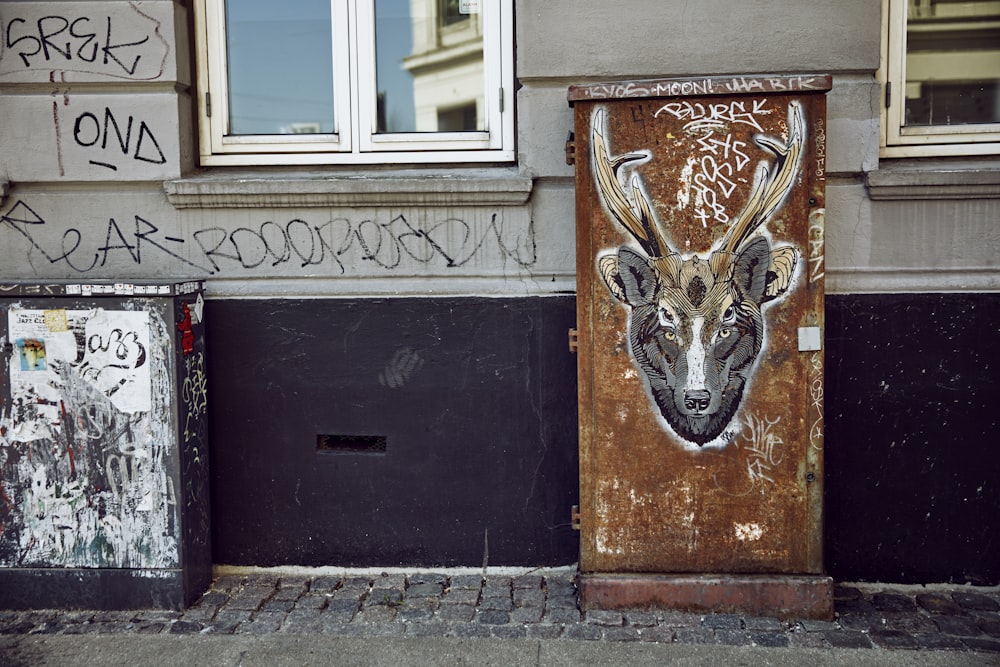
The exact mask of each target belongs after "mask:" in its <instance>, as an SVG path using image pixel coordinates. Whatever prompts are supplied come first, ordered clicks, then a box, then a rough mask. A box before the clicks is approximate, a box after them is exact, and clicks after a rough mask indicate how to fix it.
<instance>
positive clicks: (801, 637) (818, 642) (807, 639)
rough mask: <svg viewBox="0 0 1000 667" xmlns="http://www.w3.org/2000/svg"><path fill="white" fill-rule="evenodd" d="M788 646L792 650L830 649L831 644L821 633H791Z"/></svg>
mask: <svg viewBox="0 0 1000 667" xmlns="http://www.w3.org/2000/svg"><path fill="white" fill-rule="evenodd" d="M788 646H789V647H790V648H829V646H830V645H829V644H827V643H826V640H825V639H824V638H823V634H822V633H820V632H789V633H788Z"/></svg>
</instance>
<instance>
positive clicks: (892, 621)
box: [884, 614, 938, 635]
mask: <svg viewBox="0 0 1000 667" xmlns="http://www.w3.org/2000/svg"><path fill="white" fill-rule="evenodd" d="M884 620H885V624H884V625H885V629H887V630H900V631H902V632H905V633H907V634H911V635H913V634H917V633H925V634H926V633H928V632H936V631H937V629H938V628H937V625H936V624H935V623H934V621H932V620H931V618H930V616H926V615H924V614H886V615H885V618H884Z"/></svg>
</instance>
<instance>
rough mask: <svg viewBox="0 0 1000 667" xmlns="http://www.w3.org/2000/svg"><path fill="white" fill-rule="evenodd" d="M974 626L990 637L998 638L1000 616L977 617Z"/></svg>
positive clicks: (999, 633) (999, 635) (999, 634)
mask: <svg viewBox="0 0 1000 667" xmlns="http://www.w3.org/2000/svg"><path fill="white" fill-rule="evenodd" d="M976 624H977V625H978V626H979V629H980V630H982V631H983V633H985V634H987V635H989V636H990V637H1000V616H995V615H989V616H977V617H976Z"/></svg>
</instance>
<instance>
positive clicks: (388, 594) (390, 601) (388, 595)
mask: <svg viewBox="0 0 1000 667" xmlns="http://www.w3.org/2000/svg"><path fill="white" fill-rule="evenodd" d="M404 597H405V594H404V593H403V589H401V588H373V589H372V591H371V593H369V594H368V597H367V598H366V599H365V607H366V608H367V607H373V606H385V607H396V606H399V605H400V604H402V603H403V599H404Z"/></svg>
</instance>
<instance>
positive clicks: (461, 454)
mask: <svg viewBox="0 0 1000 667" xmlns="http://www.w3.org/2000/svg"><path fill="white" fill-rule="evenodd" d="M207 310H208V315H207V326H208V331H207V336H208V344H209V349H210V353H209V355H208V360H209V369H210V379H211V386H210V392H211V393H210V397H211V404H210V414H211V420H212V427H211V438H212V459H211V465H212V502H213V517H212V525H213V540H214V560H215V562H216V563H227V564H242V565H262V566H268V565H282V564H294V565H313V566H315V565H340V566H399V565H405V566H428V567H430V566H460V565H461V566H481V565H483V564H484V563H489V564H493V565H545V564H549V565H555V564H558V565H564V564H567V563H572V562H574V561H575V560H576V559H577V556H578V548H579V545H578V540H577V536H576V534H575V533H574V532H573V531H572V530H571V528H570V526H569V512H570V506H571V505H573V504H575V503H576V501H577V497H578V490H577V451H576V447H577V407H576V360H575V358H574V357H573V355H572V354H570V353H569V352H568V348H567V330H568V329H569V328H570V327H572V326H574V323H575V299H574V297H572V296H565V297H545V298H542V297H531V298H510V299H487V298H474V297H469V298H448V299H437V298H410V299H363V300H339V299H322V300H220V301H211V302H209V304H208V307H207ZM998 313H1000V295H997V294H927V295H909V294H908V295H836V296H830V297H829V298H828V300H827V315H826V351H827V377H826V415H827V419H826V428H827V437H826V471H827V474H826V527H825V541H826V564H827V570H828V572H829V574H831V575H832V576H833V577H834V578H835V579H838V580H842V581H865V580H869V581H885V582H897V583H927V582H945V581H950V582H966V581H968V582H972V583H976V584H997V583H1000V558H998V557H997V553H998V547H1000V545H998V542H997V537H996V536H997V534H998V533H1000V493H998V489H997V480H998V479H1000V456H998V455H997V454H996V453H994V451H993V449H994V444H993V443H994V442H995V441H996V437H995V431H996V426H997V415H998V414H1000V411H998V409H997V408H996V407H994V405H993V403H994V401H995V398H996V396H997V395H998V393H1000V392H998V391H997V383H996V380H995V377H994V374H995V373H996V371H997V369H998V365H1000V356H998V353H997V351H996V350H997V347H996V346H997V342H996V341H997V339H998V334H1000V326H998V322H1000V317H998Z"/></svg>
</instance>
